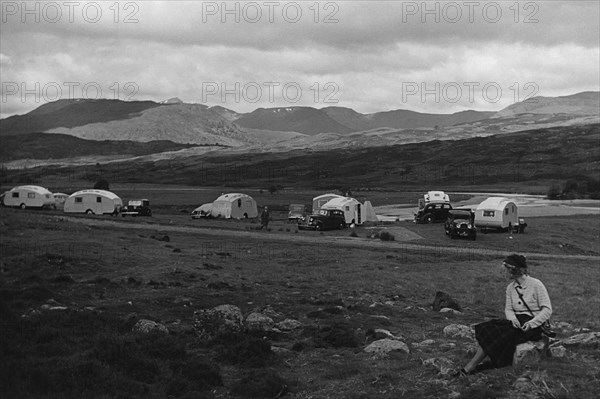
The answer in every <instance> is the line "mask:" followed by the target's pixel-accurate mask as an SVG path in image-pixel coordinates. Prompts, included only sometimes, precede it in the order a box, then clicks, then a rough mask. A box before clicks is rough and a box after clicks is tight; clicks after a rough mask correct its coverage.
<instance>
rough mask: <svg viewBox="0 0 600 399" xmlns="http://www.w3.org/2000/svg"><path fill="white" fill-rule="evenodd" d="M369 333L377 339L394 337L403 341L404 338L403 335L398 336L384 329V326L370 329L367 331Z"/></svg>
mask: <svg viewBox="0 0 600 399" xmlns="http://www.w3.org/2000/svg"><path fill="white" fill-rule="evenodd" d="M367 335H368V336H369V337H372V338H373V339H375V340H380V339H386V338H387V339H394V340H397V341H402V340H403V339H404V338H402V337H397V336H395V335H394V334H392V333H391V332H389V331H388V330H384V329H383V328H376V329H374V330H368V331H367Z"/></svg>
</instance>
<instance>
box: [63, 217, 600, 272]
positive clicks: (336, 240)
mask: <svg viewBox="0 0 600 399" xmlns="http://www.w3.org/2000/svg"><path fill="white" fill-rule="evenodd" d="M56 218H57V219H60V220H63V221H68V222H72V223H80V224H85V225H88V226H97V227H112V228H117V229H131V230H134V229H142V230H159V231H161V232H175V233H190V234H197V235H208V236H223V237H244V238H253V239H260V240H263V241H271V242H286V243H296V244H297V243H303V244H320V245H323V244H324V243H326V244H334V245H337V246H344V247H363V248H364V247H368V248H385V249H394V248H397V249H399V250H411V251H420V252H429V253H438V252H439V251H440V250H444V251H447V252H448V253H456V254H459V253H465V254H471V255H475V254H477V255H491V256H504V255H506V252H507V251H505V250H497V249H485V248H473V247H456V246H440V245H420V244H412V243H407V242H403V241H386V242H383V241H379V240H375V239H368V238H361V237H339V236H337V237H336V236H327V235H318V236H317V235H316V234H317V233H313V234H306V235H305V234H294V235H288V234H277V233H275V232H264V231H242V230H230V229H219V228H205V227H190V226H174V225H166V224H161V223H155V224H154V223H153V224H141V223H132V222H127V221H119V222H117V221H113V220H101V219H94V218H81V217H70V216H60V217H56ZM395 229H403V230H406V229H404V228H402V227H395ZM407 232H408V230H407ZM408 233H410V234H408V235H409V236H410V235H414V233H412V232H408ZM523 255H525V256H527V257H528V258H538V259H571V260H596V261H600V256H591V255H562V254H545V253H528V252H523Z"/></svg>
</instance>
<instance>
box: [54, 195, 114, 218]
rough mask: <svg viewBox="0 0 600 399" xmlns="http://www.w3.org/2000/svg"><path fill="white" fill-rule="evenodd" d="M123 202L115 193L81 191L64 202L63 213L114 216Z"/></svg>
mask: <svg viewBox="0 0 600 399" xmlns="http://www.w3.org/2000/svg"><path fill="white" fill-rule="evenodd" d="M122 207H123V201H122V200H121V198H119V197H118V196H117V195H116V194H115V193H113V192H110V191H106V190H81V191H77V192H75V193H73V194H71V195H69V197H68V198H67V199H66V200H65V204H64V211H65V213H87V214H88V215H91V214H94V215H103V214H106V213H109V214H112V215H116V214H118V213H119V211H120V210H121V208H122Z"/></svg>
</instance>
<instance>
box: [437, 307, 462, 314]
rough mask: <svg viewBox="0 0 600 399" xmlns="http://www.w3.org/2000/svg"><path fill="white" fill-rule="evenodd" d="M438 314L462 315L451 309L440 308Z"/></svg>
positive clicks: (458, 311)
mask: <svg viewBox="0 0 600 399" xmlns="http://www.w3.org/2000/svg"><path fill="white" fill-rule="evenodd" d="M440 313H453V314H462V312H461V311H460V310H456V309H452V308H441V309H440Z"/></svg>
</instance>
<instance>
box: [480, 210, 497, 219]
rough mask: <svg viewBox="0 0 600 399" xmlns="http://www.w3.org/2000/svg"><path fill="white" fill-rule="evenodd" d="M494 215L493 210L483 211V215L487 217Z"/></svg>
mask: <svg viewBox="0 0 600 399" xmlns="http://www.w3.org/2000/svg"><path fill="white" fill-rule="evenodd" d="M494 215H495V212H494V211H483V216H488V217H491V218H493V217H494Z"/></svg>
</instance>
